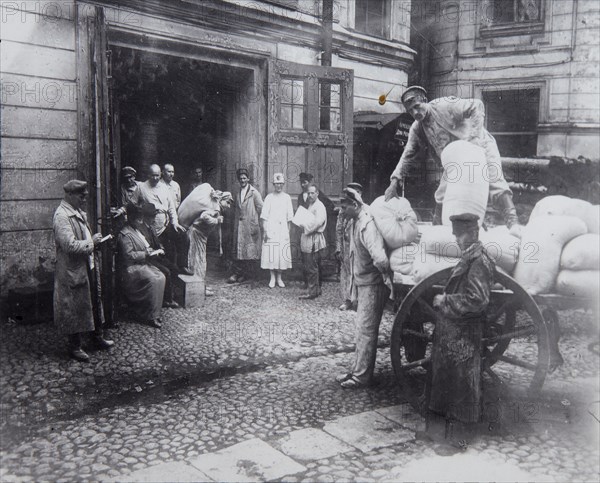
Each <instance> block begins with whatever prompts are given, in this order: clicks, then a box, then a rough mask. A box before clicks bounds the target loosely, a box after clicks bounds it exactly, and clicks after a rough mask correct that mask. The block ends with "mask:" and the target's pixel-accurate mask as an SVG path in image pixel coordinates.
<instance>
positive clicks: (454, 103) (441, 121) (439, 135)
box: [385, 86, 520, 236]
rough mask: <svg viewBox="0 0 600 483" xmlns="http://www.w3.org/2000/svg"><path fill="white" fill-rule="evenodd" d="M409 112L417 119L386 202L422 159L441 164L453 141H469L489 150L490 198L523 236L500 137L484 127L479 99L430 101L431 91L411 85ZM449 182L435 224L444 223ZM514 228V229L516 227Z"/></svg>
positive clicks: (406, 97)
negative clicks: (505, 170)
mask: <svg viewBox="0 0 600 483" xmlns="http://www.w3.org/2000/svg"><path fill="white" fill-rule="evenodd" d="M402 103H403V104H404V108H405V109H406V111H407V112H408V113H409V114H411V115H412V116H413V117H414V118H415V122H414V123H413V124H412V126H411V128H410V131H409V133H408V140H407V142H406V147H405V148H404V152H403V153H402V156H401V157H400V161H398V165H397V166H396V169H395V170H394V172H393V173H392V175H391V176H390V185H389V187H388V188H387V189H386V191H385V199H386V201H388V200H390V199H391V198H393V197H395V196H397V195H398V187H399V186H402V183H403V182H404V177H405V176H406V175H407V174H408V171H409V169H410V167H411V166H413V165H414V164H415V163H416V162H418V161H419V159H426V158H427V157H430V158H432V159H434V160H435V161H436V162H437V164H438V165H441V154H442V151H443V150H444V148H445V147H446V146H447V145H448V144H450V143H451V142H453V141H457V140H464V141H469V142H471V143H473V144H475V145H477V146H479V147H481V148H483V149H484V150H485V156H486V160H487V173H485V174H484V176H485V177H487V178H488V179H489V182H490V192H489V201H490V203H491V204H492V205H493V206H494V207H495V208H497V209H498V211H499V212H500V213H501V214H502V215H503V217H504V222H505V223H506V226H507V227H508V228H509V229H510V230H511V232H512V234H514V235H516V236H519V235H520V229H519V227H520V225H519V220H518V217H517V211H516V209H515V205H514V203H513V200H512V191H511V190H510V188H509V187H508V184H507V182H506V180H505V179H504V174H503V172H502V163H501V160H500V153H499V151H498V146H497V145H496V140H495V139H494V137H493V136H492V135H491V134H490V133H489V132H488V131H487V130H486V129H485V128H484V125H483V124H484V118H485V109H484V106H483V102H481V100H479V99H459V98H457V97H445V98H441V99H434V100H433V101H431V102H428V101H427V91H426V90H425V89H423V88H422V87H419V86H412V87H409V88H408V89H407V90H406V91H405V92H404V94H402ZM446 183H447V181H446V180H445V179H444V177H442V180H441V181H440V185H439V187H438V189H437V191H436V192H435V201H436V209H435V214H434V218H433V222H434V224H438V225H439V224H441V219H442V203H443V200H444V193H445V191H446ZM513 227H514V228H513Z"/></svg>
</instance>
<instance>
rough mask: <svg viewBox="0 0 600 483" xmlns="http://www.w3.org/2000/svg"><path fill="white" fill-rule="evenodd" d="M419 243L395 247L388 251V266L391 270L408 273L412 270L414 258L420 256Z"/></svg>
mask: <svg viewBox="0 0 600 483" xmlns="http://www.w3.org/2000/svg"><path fill="white" fill-rule="evenodd" d="M419 248H420V245H418V244H417V243H411V244H410V245H405V246H403V247H400V248H396V249H395V250H393V251H392V253H390V268H391V269H392V271H393V272H396V273H401V274H403V275H410V274H411V273H412V270H413V262H414V261H415V258H417V257H419V256H421V251H420V249H419Z"/></svg>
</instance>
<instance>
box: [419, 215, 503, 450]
mask: <svg viewBox="0 0 600 483" xmlns="http://www.w3.org/2000/svg"><path fill="white" fill-rule="evenodd" d="M450 220H451V222H452V231H453V234H454V235H455V237H456V241H457V243H458V246H459V248H460V249H461V251H462V256H461V259H460V261H459V262H458V263H457V264H456V266H455V267H454V268H453V269H452V273H451V275H450V278H449V279H448V282H447V283H446V286H445V288H444V293H443V294H442V295H436V296H435V297H434V300H433V306H434V308H435V309H436V310H437V311H438V312H439V317H438V318H437V321H436V324H435V332H434V338H433V346H432V351H431V387H430V388H429V391H426V394H427V392H428V393H429V401H426V404H427V407H426V409H427V430H426V434H427V436H428V437H429V438H431V439H434V440H436V441H438V442H442V443H444V442H445V443H448V444H449V445H451V446H453V447H455V448H458V447H460V446H461V444H460V443H459V442H460V441H463V440H465V438H467V439H468V437H469V431H470V430H471V429H472V428H473V427H474V425H475V424H476V423H478V422H479V421H480V419H481V415H482V408H481V403H482V397H481V392H482V388H481V369H482V360H481V339H482V337H483V327H484V322H485V318H486V316H485V311H486V308H487V306H488V303H489V301H490V291H491V287H492V285H493V283H494V273H495V269H496V267H495V264H494V261H493V259H492V258H491V257H490V256H489V255H488V254H487V252H486V250H485V248H484V247H483V245H482V244H481V242H480V241H479V225H478V220H479V217H478V216H477V215H474V214H472V213H463V214H460V215H454V216H451V217H450ZM463 446H464V445H463Z"/></svg>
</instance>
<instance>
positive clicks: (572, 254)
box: [560, 233, 600, 270]
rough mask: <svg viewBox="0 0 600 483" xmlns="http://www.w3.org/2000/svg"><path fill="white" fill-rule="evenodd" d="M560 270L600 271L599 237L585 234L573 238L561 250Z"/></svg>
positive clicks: (593, 234)
mask: <svg viewBox="0 0 600 483" xmlns="http://www.w3.org/2000/svg"><path fill="white" fill-rule="evenodd" d="M560 268H561V269H564V270H600V235H597V234H595V233H587V234H586V235H581V236H578V237H575V238H573V239H572V240H571V241H570V242H569V243H567V244H566V245H565V247H564V248H563V251H562V254H561V255H560Z"/></svg>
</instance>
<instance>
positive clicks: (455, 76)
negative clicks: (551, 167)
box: [412, 0, 600, 159]
mask: <svg viewBox="0 0 600 483" xmlns="http://www.w3.org/2000/svg"><path fill="white" fill-rule="evenodd" d="M489 3H490V2H488V1H487V0H486V1H482V2H477V3H476V2H449V1H445V0H442V1H439V0H431V1H428V0H425V1H423V2H419V3H414V4H413V11H412V19H413V23H414V25H415V30H416V31H418V32H419V34H421V35H419V34H415V33H414V34H413V37H412V39H413V46H414V47H415V48H417V49H418V48H419V47H421V45H422V42H420V41H419V40H420V38H421V37H422V36H424V37H426V39H427V40H428V41H430V42H431V44H432V45H431V46H430V47H429V48H427V54H428V62H426V66H425V68H423V69H421V72H420V74H421V75H420V78H421V80H422V81H423V82H424V83H426V84H427V87H428V88H429V91H430V94H431V97H442V96H447V95H457V96H460V97H469V96H477V97H480V96H481V94H482V92H483V91H484V90H486V89H495V88H501V89H522V90H523V92H524V93H526V92H527V90H528V89H531V88H532V87H539V88H540V95H541V98H540V109H539V125H538V133H539V135H538V146H537V154H538V155H539V156H551V155H556V156H567V157H578V156H580V155H582V156H585V157H588V158H591V159H598V158H599V153H600V144H599V142H600V141H599V136H598V135H599V126H600V94H599V93H600V89H599V78H598V71H599V68H600V64H599V60H600V59H599V54H598V44H599V42H600V30H599V29H598V25H599V21H600V20H599V19H600V15H599V13H600V10H599V8H600V4H599V3H598V2H597V1H596V0H574V1H565V0H545V1H544V2H543V10H542V19H541V22H540V24H541V29H538V30H539V31H536V29H535V28H534V27H533V26H532V27H531V28H530V29H529V31H527V29H526V30H521V31H517V29H513V30H511V29H507V30H505V31H504V32H500V31H498V30H497V29H496V30H495V29H494V28H490V27H489V18H490V15H491V13H490V12H491V10H490V6H489Z"/></svg>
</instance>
